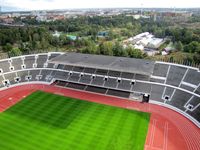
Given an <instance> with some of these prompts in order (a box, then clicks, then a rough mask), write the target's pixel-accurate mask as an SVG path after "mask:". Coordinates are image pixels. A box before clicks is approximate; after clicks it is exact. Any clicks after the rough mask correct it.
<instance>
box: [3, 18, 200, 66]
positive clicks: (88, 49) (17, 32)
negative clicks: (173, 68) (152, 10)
mask: <svg viewBox="0 0 200 150" xmlns="http://www.w3.org/2000/svg"><path fill="white" fill-rule="evenodd" d="M15 20H16V22H17V21H19V19H18V18H15ZM191 20H192V21H196V20H195V19H193V18H192V19H191ZM191 20H190V22H191ZM20 21H21V22H23V23H25V26H23V27H7V26H0V50H1V51H2V52H4V53H7V54H8V55H9V56H16V55H21V54H27V53H33V52H44V51H45V52H46V51H77V52H82V53H92V54H102V55H114V56H124V57H133V58H147V59H149V57H147V55H146V54H145V53H143V52H141V51H140V50H137V49H134V48H132V47H126V48H125V47H123V45H122V41H123V40H124V39H127V38H129V37H132V36H135V35H137V34H139V33H142V32H150V33H152V34H154V35H155V36H156V37H161V38H166V37H167V38H168V39H170V41H171V42H173V43H174V45H175V48H176V52H179V53H184V54H187V57H186V58H184V59H188V61H195V63H200V28H194V29H193V28H183V27H182V26H179V25H177V24H176V23H174V22H172V21H166V20H160V21H153V19H151V18H150V19H138V20H136V19H134V18H133V17H131V16H126V15H118V16H112V17H100V16H96V17H86V16H81V17H77V18H68V19H65V20H62V21H51V22H38V21H36V19H35V18H26V19H23V20H20ZM55 31H58V32H60V33H64V34H61V35H60V36H59V37H57V36H53V33H54V32H55ZM100 31H107V32H108V36H106V37H105V38H100V37H98V32H100ZM66 34H70V35H75V36H77V39H76V40H72V39H70V38H68V37H67V36H66ZM173 57H174V56H173ZM194 57H195V58H194Z"/></svg>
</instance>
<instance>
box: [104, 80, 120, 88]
mask: <svg viewBox="0 0 200 150" xmlns="http://www.w3.org/2000/svg"><path fill="white" fill-rule="evenodd" d="M117 83H118V82H117V79H116V78H108V80H107V81H105V84H104V86H105V87H107V88H116V87H117Z"/></svg>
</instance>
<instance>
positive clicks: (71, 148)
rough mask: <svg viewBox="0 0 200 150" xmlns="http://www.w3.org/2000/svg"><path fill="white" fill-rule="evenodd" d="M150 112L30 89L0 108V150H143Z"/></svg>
mask: <svg viewBox="0 0 200 150" xmlns="http://www.w3.org/2000/svg"><path fill="white" fill-rule="evenodd" d="M149 119H150V114H148V113H144V112H139V111H133V110H128V109H123V108H118V107H113V106H107V105H103V104H97V103H93V102H88V101H83V100H78V99H73V98H68V97H64V96H60V95H54V94H50V93H45V92H42V91H37V92H34V93H33V94H31V95H29V96H27V97H26V98H24V99H23V100H22V101H20V102H19V103H17V104H16V105H14V106H12V107H11V108H9V109H8V110H6V111H4V112H2V113H0V149H1V150H143V149H144V144H145V139H146V135H147V131H148V123H149Z"/></svg>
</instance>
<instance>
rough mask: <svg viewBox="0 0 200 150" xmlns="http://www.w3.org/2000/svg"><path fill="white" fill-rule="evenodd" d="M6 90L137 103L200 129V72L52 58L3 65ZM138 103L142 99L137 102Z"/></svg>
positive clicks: (95, 58)
mask: <svg viewBox="0 0 200 150" xmlns="http://www.w3.org/2000/svg"><path fill="white" fill-rule="evenodd" d="M0 73H1V75H0V81H1V82H0V88H1V90H3V89H7V88H9V87H13V86H18V85H22V84H30V83H31V84H34V83H42V84H46V85H50V84H54V85H55V86H59V87H64V88H73V89H78V90H84V91H89V92H96V93H101V94H104V95H112V96H115V97H123V98H126V99H131V100H132V99H133V97H132V95H134V96H135V95H138V99H140V98H139V97H140V96H146V95H148V96H149V103H153V104H157V105H162V106H165V107H167V108H170V109H172V110H174V111H177V112H179V113H181V114H182V115H184V116H185V117H187V118H188V119H190V120H191V121H192V122H193V123H194V124H196V125H197V126H198V127H200V70H199V68H194V67H189V66H184V65H180V64H173V63H166V62H160V61H150V60H141V59H133V58H124V57H113V56H101V55H88V54H79V53H60V52H50V53H42V54H34V55H25V56H18V57H12V58H8V59H4V60H1V61H0ZM134 99H137V98H135V97H134Z"/></svg>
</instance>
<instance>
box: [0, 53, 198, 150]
mask: <svg viewBox="0 0 200 150" xmlns="http://www.w3.org/2000/svg"><path fill="white" fill-rule="evenodd" d="M0 73H1V75H0V80H1V82H0V90H1V91H0V112H1V113H0V149H2V150H36V149H37V150H40V149H41V150H51V149H52V150H64V149H65V150H83V149H84V150H90V149H92V150H104V149H105V150H118V149H119V150H142V149H145V150H198V149H200V140H199V139H200V130H199V128H200V70H199V68H198V67H191V66H185V65H180V64H174V63H168V62H161V61H151V60H142V59H133V58H125V57H113V56H102V55H89V54H80V53H61V52H49V53H40V54H31V55H24V56H17V57H11V58H7V59H2V60H0Z"/></svg>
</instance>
